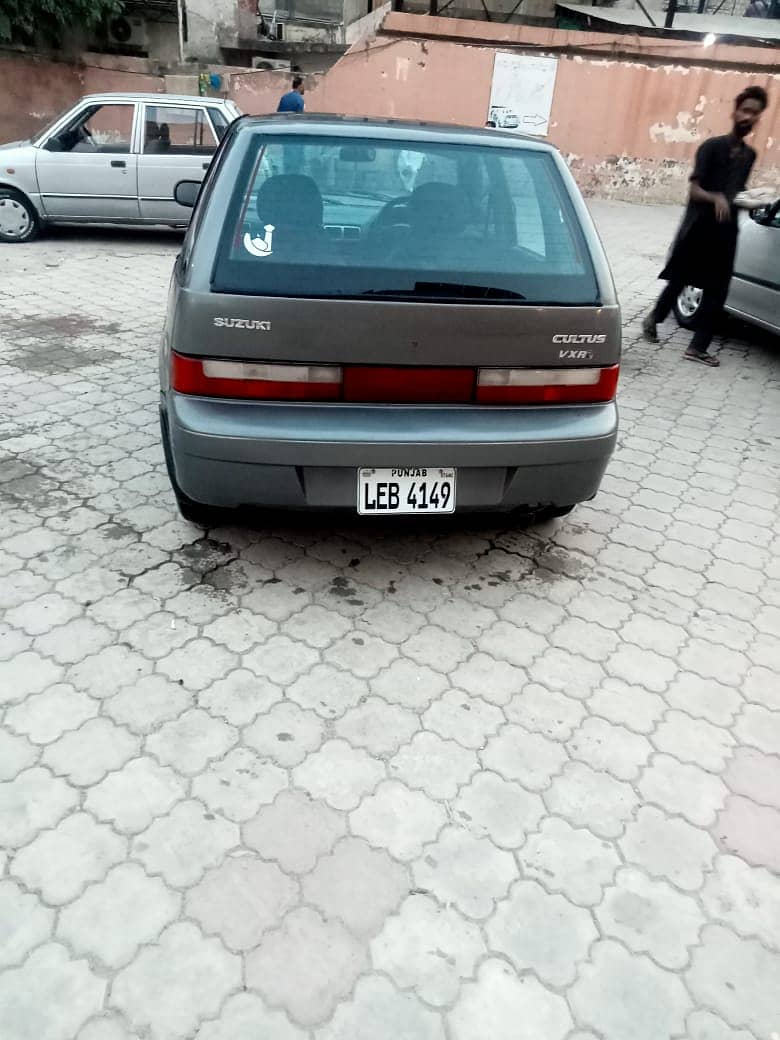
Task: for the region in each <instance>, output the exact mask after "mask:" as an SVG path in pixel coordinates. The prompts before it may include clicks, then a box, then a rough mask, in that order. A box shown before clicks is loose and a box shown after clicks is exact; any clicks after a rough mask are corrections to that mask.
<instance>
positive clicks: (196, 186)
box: [173, 181, 200, 209]
mask: <svg viewBox="0 0 780 1040" xmlns="http://www.w3.org/2000/svg"><path fill="white" fill-rule="evenodd" d="M199 192H200V181H179V183H178V184H177V185H176V187H175V188H174V189H173V197H174V198H175V199H176V201H177V202H178V203H179V205H180V206H186V207H187V209H192V207H193V206H194V205H195V203H196V202H197V200H198V193H199Z"/></svg>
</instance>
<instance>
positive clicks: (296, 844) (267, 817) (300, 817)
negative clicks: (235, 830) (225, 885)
mask: <svg viewBox="0 0 780 1040" xmlns="http://www.w3.org/2000/svg"><path fill="white" fill-rule="evenodd" d="M345 831H346V821H345V819H344V817H343V816H342V815H341V814H340V813H337V812H335V811H334V810H333V809H331V808H330V807H329V806H327V805H326V804H325V803H324V802H315V801H312V800H311V799H310V798H309V797H307V795H305V794H303V793H302V792H300V791H282V793H281V794H279V795H278V796H277V798H276V800H275V801H274V803H273V805H268V806H264V807H263V808H262V809H261V810H260V811H259V812H258V814H257V815H256V816H255V817H254V819H252V820H250V821H248V822H247V823H246V824H244V827H243V834H244V841H245V843H246V844H247V845H248V846H249V847H250V848H252V849H256V850H257V852H259V853H260V855H261V856H262V857H263V859H269V860H275V861H276V862H277V863H278V864H279V865H280V867H281V868H282V870H284V871H287V872H291V873H293V874H306V873H308V872H309V871H310V870H311V869H312V868H313V867H314V865H315V863H316V862H317V859H318V857H319V856H322V855H324V854H325V853H327V852H330V850H331V849H332V848H333V846H334V845H335V843H336V841H337V840H338V839H339V838H340V837H341V836H342V835H343V834H344V833H345Z"/></svg>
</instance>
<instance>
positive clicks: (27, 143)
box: [0, 138, 32, 152]
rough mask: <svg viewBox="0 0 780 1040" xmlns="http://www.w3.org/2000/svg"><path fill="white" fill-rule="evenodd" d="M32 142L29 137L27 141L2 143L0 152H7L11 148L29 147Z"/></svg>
mask: <svg viewBox="0 0 780 1040" xmlns="http://www.w3.org/2000/svg"><path fill="white" fill-rule="evenodd" d="M31 144H32V142H31V141H30V139H29V138H28V139H27V140H26V141H8V142H7V143H6V144H0V152H7V151H8V150H9V149H10V148H29V147H30V145H31Z"/></svg>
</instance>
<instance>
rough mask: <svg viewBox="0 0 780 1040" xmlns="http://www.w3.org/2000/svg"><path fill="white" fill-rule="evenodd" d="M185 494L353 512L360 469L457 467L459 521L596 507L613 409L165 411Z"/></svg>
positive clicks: (203, 406) (611, 438)
mask: <svg viewBox="0 0 780 1040" xmlns="http://www.w3.org/2000/svg"><path fill="white" fill-rule="evenodd" d="M161 407H162V410H163V419H164V421H165V422H166V423H167V426H168V431H169V437H170V445H171V463H172V466H173V469H174V472H175V476H176V482H177V483H178V485H179V487H180V488H181V490H182V491H183V492H184V493H185V494H186V495H187V496H188V497H189V498H192V499H194V500H195V501H196V502H200V503H203V504H205V505H213V506H225V507H238V506H264V507H280V508H293V509H295V508H298V509H304V508H312V509H333V508H345V509H353V510H354V509H355V503H356V500H357V469H358V468H359V467H363V466H365V467H375V466H394V467H398V466H447V467H450V466H454V467H455V468H456V469H457V470H458V484H457V507H458V509H459V510H464V509H465V510H478V509H491V510H509V509H516V508H521V507H525V506H530V507H535V506H547V505H558V506H563V505H572V504H574V503H576V502H582V501H584V500H586V499H588V498H592V497H593V495H594V494H595V493H596V491H597V490H598V487H599V484H600V482H601V478H602V476H603V474H604V470H605V468H606V465H607V463H608V461H609V458H610V456H611V455H612V452H613V450H614V447H615V440H616V437H617V408H616V406H615V403H614V402H610V403H608V404H598V405H582V406H567V407H556V408H529V407H526V408H505V407H478V406H470V407H467V408H464V407H462V406H460V407H450V406H410V405H384V406H377V405H371V406H363V405H343V404H328V405H318V404H305V405H301V404H294V405H293V404H286V403H271V404H269V403H265V402H263V403H260V402H239V401H224V400H215V399H211V398H200V397H189V396H185V395H182V394H176V393H174V392H168V393H167V394H164V395H163V397H162V399H161Z"/></svg>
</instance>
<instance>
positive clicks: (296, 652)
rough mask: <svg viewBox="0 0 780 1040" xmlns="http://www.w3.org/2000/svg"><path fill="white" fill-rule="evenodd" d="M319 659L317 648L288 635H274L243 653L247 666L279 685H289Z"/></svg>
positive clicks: (244, 664) (244, 663)
mask: <svg viewBox="0 0 780 1040" xmlns="http://www.w3.org/2000/svg"><path fill="white" fill-rule="evenodd" d="M318 659H319V655H318V654H317V651H316V650H314V649H312V647H310V646H307V645H306V644H305V643H301V642H300V641H298V640H293V639H289V638H288V637H287V636H281V635H276V636H271V638H270V639H268V640H267V641H266V642H265V643H262V644H261V645H259V646H256V647H255V648H254V649H253V650H250V651H249V653H247V654H244V655H243V657H242V659H241V661H242V666H243V667H244V668H248V669H249V670H250V671H252V672H255V673H256V674H257V675H259V676H261V677H263V678H266V679H269V680H270V681H271V682H273V683H278V684H279V685H280V686H289V685H290V684H291V683H292V682H294V681H295V680H296V679H297V678H298V676H299V675H302V674H303V673H304V672H307V671H308V670H309V669H310V668H311V667H312V665H314V664H316V662H317V661H318Z"/></svg>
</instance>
